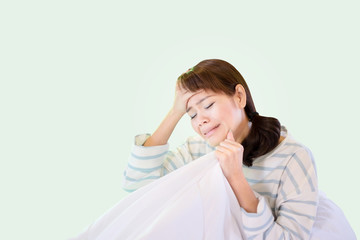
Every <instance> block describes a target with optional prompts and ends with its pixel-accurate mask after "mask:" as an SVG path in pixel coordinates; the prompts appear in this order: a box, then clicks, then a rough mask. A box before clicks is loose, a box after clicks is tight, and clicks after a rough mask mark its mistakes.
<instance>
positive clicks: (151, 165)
mask: <svg viewBox="0 0 360 240" xmlns="http://www.w3.org/2000/svg"><path fill="white" fill-rule="evenodd" d="M281 134H282V136H284V137H285V139H284V140H283V141H282V142H281V143H280V144H279V145H278V146H277V147H276V148H275V149H274V150H272V151H271V152H269V153H267V154H265V155H263V156H261V157H258V158H256V159H255V160H254V162H253V166H251V167H246V166H243V171H244V174H245V177H246V179H247V181H248V183H249V184H250V186H251V188H252V189H253V191H254V193H255V195H256V196H257V197H258V199H259V204H258V208H257V213H247V212H246V211H245V210H244V209H243V208H241V210H242V211H241V212H239V214H241V215H242V220H243V225H244V226H243V227H244V230H245V233H246V235H247V238H248V239H309V238H310V232H311V229H312V226H313V224H314V221H315V217H316V210H317V205H318V185H317V175H316V167H315V163H314V160H313V156H312V153H311V151H310V150H309V149H308V148H306V147H305V146H303V145H302V144H300V143H299V142H297V141H295V140H294V139H293V138H292V137H291V135H290V134H288V132H287V130H286V128H285V127H282V131H281ZM149 136H150V135H149V134H143V135H138V136H136V137H135V144H134V146H133V149H132V152H131V155H130V157H129V161H128V166H127V168H126V170H125V172H124V182H123V188H124V189H125V190H126V191H129V192H131V191H134V190H136V189H138V188H140V187H142V186H144V185H146V184H148V183H149V182H152V181H154V180H155V179H158V178H160V177H161V176H163V175H165V174H167V173H169V172H171V171H174V170H176V169H177V168H179V167H181V166H183V165H185V164H187V163H189V162H191V161H193V160H195V159H197V158H199V157H201V156H203V155H205V154H207V153H210V152H211V151H214V150H215V148H214V147H211V146H210V145H208V144H207V143H206V141H205V140H203V139H202V138H201V137H200V136H196V137H189V138H188V139H187V141H186V142H185V143H184V144H183V145H181V146H179V147H178V148H177V149H175V150H173V151H169V145H168V144H166V145H161V146H151V147H144V146H142V145H143V144H144V142H145V141H146V139H147V138H148V137H149Z"/></svg>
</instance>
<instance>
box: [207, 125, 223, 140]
mask: <svg viewBox="0 0 360 240" xmlns="http://www.w3.org/2000/svg"><path fill="white" fill-rule="evenodd" d="M219 126H220V124H218V125H216V126H215V127H213V128H211V129H210V130H209V131H207V132H205V133H204V136H206V137H210V136H211V135H212V134H213V133H214V132H215V130H216V129H217V128H218V127H219Z"/></svg>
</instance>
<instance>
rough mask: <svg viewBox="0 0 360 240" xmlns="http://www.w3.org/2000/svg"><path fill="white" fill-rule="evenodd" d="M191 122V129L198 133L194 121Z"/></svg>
mask: <svg viewBox="0 0 360 240" xmlns="http://www.w3.org/2000/svg"><path fill="white" fill-rule="evenodd" d="M190 121H191V127H192V128H193V129H194V131H195V132H197V133H199V129H198V128H197V125H196V123H195V122H196V121H194V120H190Z"/></svg>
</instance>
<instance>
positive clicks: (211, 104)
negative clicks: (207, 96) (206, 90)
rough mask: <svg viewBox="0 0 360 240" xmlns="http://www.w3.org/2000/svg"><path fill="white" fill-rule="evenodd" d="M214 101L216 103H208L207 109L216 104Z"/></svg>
mask: <svg viewBox="0 0 360 240" xmlns="http://www.w3.org/2000/svg"><path fill="white" fill-rule="evenodd" d="M214 103H215V102H213V103H210V104H209V105H207V106H206V107H205V109H208V108H211V106H212V105H214Z"/></svg>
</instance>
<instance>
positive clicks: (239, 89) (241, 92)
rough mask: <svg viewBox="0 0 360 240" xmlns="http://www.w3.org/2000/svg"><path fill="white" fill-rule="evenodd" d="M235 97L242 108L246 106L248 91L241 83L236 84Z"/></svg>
mask: <svg viewBox="0 0 360 240" xmlns="http://www.w3.org/2000/svg"><path fill="white" fill-rule="evenodd" d="M234 98H235V103H236V105H237V106H239V107H240V108H245V106H246V92H245V88H244V87H243V86H242V85H241V84H238V85H236V86H235V94H234Z"/></svg>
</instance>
